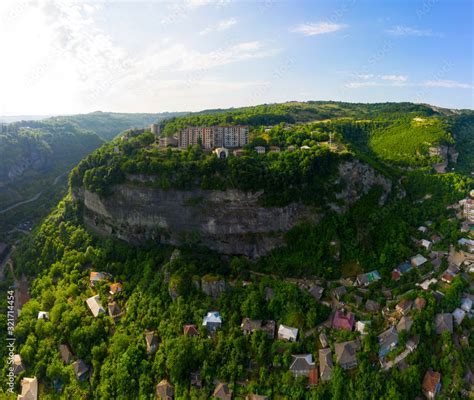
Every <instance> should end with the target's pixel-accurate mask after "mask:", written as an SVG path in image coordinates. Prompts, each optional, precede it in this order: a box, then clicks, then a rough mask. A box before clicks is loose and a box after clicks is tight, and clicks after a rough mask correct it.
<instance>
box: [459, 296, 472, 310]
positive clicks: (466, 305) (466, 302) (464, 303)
mask: <svg viewBox="0 0 474 400" xmlns="http://www.w3.org/2000/svg"><path fill="white" fill-rule="evenodd" d="M461 308H462V309H463V310H464V311H466V312H469V311H471V308H472V300H471V299H470V298H469V297H463V298H462V299H461Z"/></svg>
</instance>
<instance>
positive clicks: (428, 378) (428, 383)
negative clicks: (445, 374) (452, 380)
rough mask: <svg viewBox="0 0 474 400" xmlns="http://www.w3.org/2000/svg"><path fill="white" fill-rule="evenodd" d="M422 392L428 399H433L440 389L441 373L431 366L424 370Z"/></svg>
mask: <svg viewBox="0 0 474 400" xmlns="http://www.w3.org/2000/svg"><path fill="white" fill-rule="evenodd" d="M421 386H422V388H423V393H424V394H425V396H426V397H427V398H428V399H434V398H435V397H436V395H437V394H438V393H439V392H440V390H441V374H440V373H439V372H434V371H433V370H432V369H431V368H430V369H429V370H428V371H426V374H425V377H424V378H423V383H422V385H421Z"/></svg>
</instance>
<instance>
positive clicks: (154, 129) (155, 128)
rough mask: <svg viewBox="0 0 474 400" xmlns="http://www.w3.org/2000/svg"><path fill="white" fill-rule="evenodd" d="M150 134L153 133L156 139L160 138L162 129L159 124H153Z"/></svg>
mask: <svg viewBox="0 0 474 400" xmlns="http://www.w3.org/2000/svg"><path fill="white" fill-rule="evenodd" d="M150 132H151V133H153V135H155V136H156V137H158V136H160V134H161V127H160V125H159V124H151V125H150Z"/></svg>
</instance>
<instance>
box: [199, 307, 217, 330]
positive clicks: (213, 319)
mask: <svg viewBox="0 0 474 400" xmlns="http://www.w3.org/2000/svg"><path fill="white" fill-rule="evenodd" d="M221 325H222V318H221V315H220V314H219V312H217V311H211V312H208V313H207V315H206V316H205V317H204V319H203V321H202V326H205V327H206V328H207V330H208V331H210V332H215V331H216V330H217V329H219V328H220V327H221Z"/></svg>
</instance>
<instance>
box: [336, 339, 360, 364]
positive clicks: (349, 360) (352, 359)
mask: <svg viewBox="0 0 474 400" xmlns="http://www.w3.org/2000/svg"><path fill="white" fill-rule="evenodd" d="M357 348H358V345H357V343H356V341H355V340H351V341H349V342H343V343H336V344H335V345H334V351H335V353H336V362H337V363H338V364H339V365H340V366H341V367H342V368H343V369H351V368H354V367H356V366H357V357H356V350H357Z"/></svg>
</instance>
